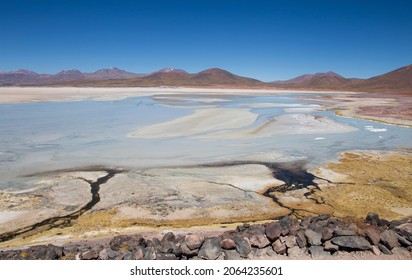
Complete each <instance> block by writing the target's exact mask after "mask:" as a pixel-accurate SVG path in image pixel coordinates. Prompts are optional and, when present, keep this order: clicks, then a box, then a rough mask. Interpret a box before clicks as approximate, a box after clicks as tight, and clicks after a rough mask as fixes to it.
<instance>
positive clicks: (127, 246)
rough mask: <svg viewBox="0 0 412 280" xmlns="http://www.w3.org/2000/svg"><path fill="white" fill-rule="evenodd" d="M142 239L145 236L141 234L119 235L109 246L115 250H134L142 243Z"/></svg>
mask: <svg viewBox="0 0 412 280" xmlns="http://www.w3.org/2000/svg"><path fill="white" fill-rule="evenodd" d="M142 241H143V237H142V236H141V235H140V234H137V235H134V236H129V235H118V236H115V237H113V238H112V240H110V243H109V246H110V249H112V250H113V251H119V250H120V249H124V250H129V251H133V250H136V249H137V248H138V247H139V246H140V244H142Z"/></svg>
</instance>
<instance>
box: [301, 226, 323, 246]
mask: <svg viewBox="0 0 412 280" xmlns="http://www.w3.org/2000/svg"><path fill="white" fill-rule="evenodd" d="M305 236H306V240H307V241H308V243H309V244H310V245H312V246H319V245H322V241H321V239H322V234H320V233H319V232H316V231H314V230H311V229H307V230H306V231H305Z"/></svg>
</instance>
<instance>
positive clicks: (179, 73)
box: [82, 68, 265, 87]
mask: <svg viewBox="0 0 412 280" xmlns="http://www.w3.org/2000/svg"><path fill="white" fill-rule="evenodd" d="M82 84H84V85H94V86H193V87H218V86H228V87H262V86H264V85H265V83H263V82H261V81H259V80H256V79H251V78H246V77H241V76H238V75H235V74H232V73H230V72H228V71H226V70H223V69H219V68H211V69H207V70H204V71H202V72H199V73H196V74H189V73H187V72H186V71H183V70H179V69H176V70H172V71H169V70H167V71H165V70H163V71H162V70H160V71H157V72H154V73H152V74H150V75H147V76H144V77H137V78H133V79H124V80H116V81H114V80H113V81H102V82H98V81H93V82H85V83H82Z"/></svg>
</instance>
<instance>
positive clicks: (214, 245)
mask: <svg viewBox="0 0 412 280" xmlns="http://www.w3.org/2000/svg"><path fill="white" fill-rule="evenodd" d="M221 254H222V248H220V243H219V239H218V238H217V237H211V238H206V239H205V241H204V242H203V244H202V247H200V251H199V254H198V257H199V258H202V259H206V260H216V259H217V258H218V257H219V256H220V255H221Z"/></svg>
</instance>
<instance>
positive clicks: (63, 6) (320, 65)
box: [0, 0, 412, 81]
mask: <svg viewBox="0 0 412 280" xmlns="http://www.w3.org/2000/svg"><path fill="white" fill-rule="evenodd" d="M411 11H412V1H407V0H402V1H397V0H391V1H379V0H377V1H361V0H358V1H352V0H348V1H343V0H335V1H332V0H328V1H320V0H307V1H298V0H296V1H293V0H283V1H277V0H272V1H269V0H267V1H266V0H260V1H259V0H250V1H249V0H248V1H242V0H237V1H224V0H220V1H215V0H208V1H200V0H199V1H195V0H192V1H184V0H182V1H173V0H170V1H157V0H150V1H149V0H147V1H138V0H135V1H121V0H118V1H115V0H112V1H110V0H100V1H97V0H96V1H88V0H83V1H76V0H70V1H66V0H61V1H58V0H55V1H51V0H49V1H46V0H37V1H22V0H21V1H20V0H1V2H0V27H1V29H0V30H1V33H0V36H1V37H0V70H4V71H10V70H15V69H21V68H23V69H31V70H34V71H36V72H41V73H56V72H58V71H60V70H62V69H79V70H81V71H84V72H92V71H95V70H97V69H100V68H108V67H111V66H116V67H119V68H122V69H125V70H128V71H132V72H137V73H145V72H151V71H155V70H158V69H160V68H163V67H174V68H182V69H185V70H187V71H188V72H198V71H201V70H204V69H206V68H211V67H219V68H224V69H226V70H229V71H231V72H233V73H236V74H239V75H244V76H250V77H254V78H257V79H261V80H264V81H271V80H280V79H288V78H292V77H294V76H297V75H300V74H305V73H314V72H325V71H329V70H332V71H335V72H337V73H339V74H341V75H343V76H345V77H363V78H366V77H371V76H374V75H377V74H381V73H384V72H387V71H390V70H393V69H395V68H399V67H401V66H404V65H407V64H411V63H412V14H411Z"/></svg>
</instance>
